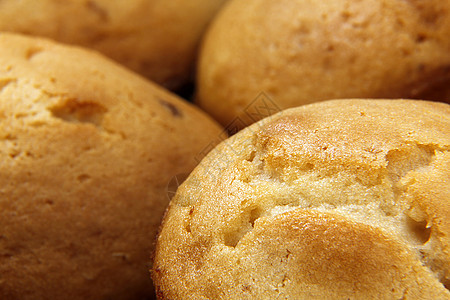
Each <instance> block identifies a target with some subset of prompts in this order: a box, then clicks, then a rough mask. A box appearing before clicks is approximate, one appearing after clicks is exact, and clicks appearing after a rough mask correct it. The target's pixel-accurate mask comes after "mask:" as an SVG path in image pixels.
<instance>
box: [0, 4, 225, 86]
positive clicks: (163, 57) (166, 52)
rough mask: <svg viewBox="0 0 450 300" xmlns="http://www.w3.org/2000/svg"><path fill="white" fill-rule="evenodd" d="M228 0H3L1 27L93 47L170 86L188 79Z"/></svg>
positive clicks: (179, 84) (0, 14)
mask: <svg viewBox="0 0 450 300" xmlns="http://www.w3.org/2000/svg"><path fill="white" fill-rule="evenodd" d="M224 2H225V0H191V1H180V0H115V1H109V0H70V1H68V0H66V1H63V2H62V1H58V0H40V1H34V0H22V1H14V0H3V1H1V2H0V30H1V31H9V32H17V33H23V34H28V35H34V36H42V37H47V38H51V39H53V40H57V41H59V42H63V43H68V44H74V45H80V46H83V47H87V48H92V49H95V50H97V51H99V52H101V53H103V54H104V55H107V56H108V57H110V58H112V59H114V60H116V61H117V62H119V63H121V64H123V65H124V66H126V67H128V68H130V69H132V70H133V71H136V72H138V73H140V74H141V75H144V76H146V77H147V78H149V79H151V80H153V81H155V82H157V83H159V84H162V85H164V86H165V87H167V88H170V89H176V88H179V87H180V86H181V85H183V84H184V83H185V82H186V81H188V80H189V79H190V76H191V72H192V71H193V70H192V69H193V64H194V60H195V57H196V53H197V47H198V44H199V42H200V38H201V37H202V35H203V33H204V31H205V29H206V27H207V25H208V24H209V22H210V20H211V19H212V18H213V17H214V15H215V14H216V12H217V11H218V10H219V8H220V7H221V5H222V4H223V3H224Z"/></svg>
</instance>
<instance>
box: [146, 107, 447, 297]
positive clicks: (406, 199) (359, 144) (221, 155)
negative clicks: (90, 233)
mask: <svg viewBox="0 0 450 300" xmlns="http://www.w3.org/2000/svg"><path fill="white" fill-rule="evenodd" d="M449 132H450V106H449V105H447V104H443V103H433V102H426V101H414V100H336V101H325V102H321V103H316V104H310V105H306V106H303V107H299V108H293V109H289V110H285V111H283V112H281V113H279V114H276V115H273V116H272V117H271V118H268V119H264V120H262V121H260V122H259V123H256V124H254V125H253V126H251V127H249V128H246V129H244V130H242V131H241V132H239V133H238V134H237V135H235V136H233V137H231V138H230V139H228V140H226V141H224V142H223V143H222V144H220V145H219V146H218V147H217V148H216V149H214V150H213V151H212V152H211V153H210V154H209V155H208V156H207V157H206V158H205V159H204V160H203V161H202V162H201V163H200V164H199V166H197V168H196V169H195V170H194V171H193V172H192V173H191V175H190V177H189V178H188V179H187V180H186V181H185V182H184V184H183V185H182V186H181V187H180V188H179V190H178V192H177V194H176V195H175V197H174V198H173V200H172V202H171V204H170V206H169V210H168V212H167V214H166V216H165V218H164V221H163V225H162V230H161V232H160V235H159V238H158V242H157V247H156V255H155V261H154V269H153V278H154V282H155V285H156V288H157V291H158V296H159V299H450V293H449V291H448V287H449V286H450V250H449V249H450V248H449V246H450V236H449V234H450V202H449V199H450V189H449V186H450V185H449V181H450V153H449V149H450V136H449Z"/></svg>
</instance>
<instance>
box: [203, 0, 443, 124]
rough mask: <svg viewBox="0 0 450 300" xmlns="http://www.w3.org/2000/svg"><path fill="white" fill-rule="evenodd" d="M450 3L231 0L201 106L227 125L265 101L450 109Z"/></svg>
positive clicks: (209, 54)
mask: <svg viewBox="0 0 450 300" xmlns="http://www.w3.org/2000/svg"><path fill="white" fill-rule="evenodd" d="M449 36H450V1H449V0H430V1H417V0H412V1H397V0H381V1H380V0H362V1H352V0H338V1H311V0H294V1H290V0H282V1H276V0H258V1H256V0H249V1H243V0H233V1H230V3H229V5H227V6H226V7H224V9H223V10H222V11H221V12H220V14H219V15H218V16H217V18H216V19H215V21H214V22H213V24H212V26H211V27H210V30H209V31H208V33H207V35H206V37H205V41H204V43H203V45H202V49H201V54H200V58H199V66H198V77H197V84H198V90H197V95H196V98H197V103H198V104H199V105H200V106H201V107H202V108H203V109H204V110H206V111H207V112H208V113H210V114H211V115H212V116H214V118H216V119H217V120H218V121H220V122H221V123H222V124H223V125H227V124H229V123H230V122H232V121H233V120H234V118H237V117H238V118H240V119H242V120H243V121H244V122H243V123H245V124H247V125H248V124H250V123H252V122H253V120H252V118H250V117H249V116H248V114H246V113H245V110H246V109H248V108H249V107H252V106H255V105H256V104H255V103H253V100H254V99H255V98H256V97H257V96H258V95H259V94H260V93H261V92H263V93H265V94H267V96H268V97H269V98H271V99H272V100H273V101H274V102H275V103H277V106H278V107H280V109H285V108H289V107H295V106H299V105H303V104H307V103H312V102H317V101H322V100H326V99H339V98H414V99H428V100H437V101H442V102H446V101H447V102H448V101H450V39H449Z"/></svg>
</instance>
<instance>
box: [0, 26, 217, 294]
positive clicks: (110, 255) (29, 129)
mask: <svg viewBox="0 0 450 300" xmlns="http://www.w3.org/2000/svg"><path fill="white" fill-rule="evenodd" d="M200 131H201V132H202V134H201V135H199V134H198V132H200ZM220 133H221V129H220V127H219V126H218V125H217V124H216V123H215V122H213V121H212V120H211V119H210V118H208V117H207V116H205V115H204V114H203V113H201V112H200V111H199V110H197V109H195V108H194V107H193V106H191V105H189V104H188V103H185V102H183V101H181V100H180V99H179V98H177V97H175V96H173V95H171V94H170V93H168V92H167V91H165V90H163V89H162V88H159V87H157V86H156V85H153V84H151V83H150V82H148V81H146V80H144V79H142V78H141V77H140V76H138V75H135V74H133V73H131V72H129V71H127V70H125V69H124V68H123V67H121V66H119V65H117V64H115V63H113V62H112V61H110V60H108V59H106V58H104V57H102V56H100V55H98V54H96V53H94V52H91V51H89V50H83V49H81V48H75V47H68V46H62V45H57V44H55V43H53V42H50V41H48V40H44V39H38V38H29V37H25V36H19V35H13V34H6V33H1V34H0V298H1V299H5V300H9V299H33V300H35V299H142V298H144V297H150V296H151V295H152V294H153V293H154V292H153V288H152V283H151V280H150V276H149V273H148V268H149V263H150V256H151V252H152V250H153V247H154V239H155V237H156V231H157V228H158V226H159V224H160V221H161V218H162V215H163V212H164V210H165V208H166V206H167V204H168V202H169V199H168V197H167V191H166V186H167V183H168V182H169V181H170V179H171V178H172V177H173V176H175V175H177V174H179V173H185V172H189V171H191V170H192V169H193V167H194V166H195V165H196V164H197V161H196V159H195V156H196V155H198V153H199V152H200V151H201V150H202V149H203V147H204V146H205V145H207V144H208V143H210V141H211V140H213V139H216V137H217V136H218V135H219V134H220Z"/></svg>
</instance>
